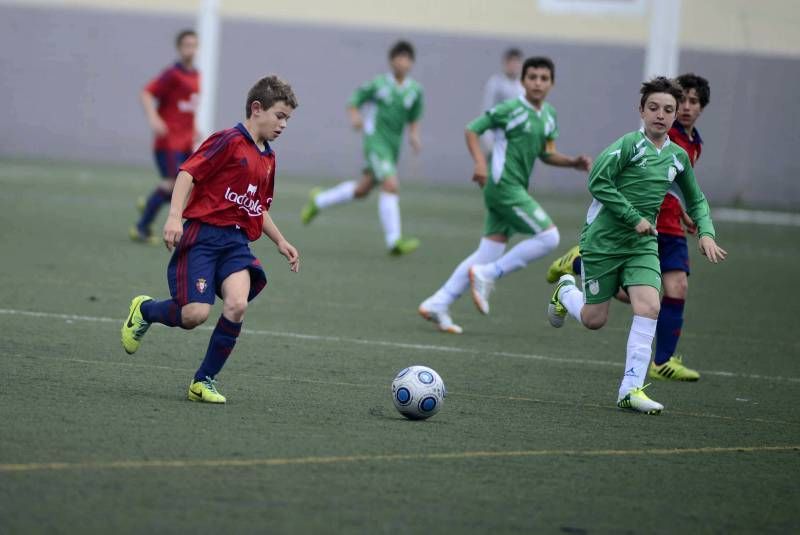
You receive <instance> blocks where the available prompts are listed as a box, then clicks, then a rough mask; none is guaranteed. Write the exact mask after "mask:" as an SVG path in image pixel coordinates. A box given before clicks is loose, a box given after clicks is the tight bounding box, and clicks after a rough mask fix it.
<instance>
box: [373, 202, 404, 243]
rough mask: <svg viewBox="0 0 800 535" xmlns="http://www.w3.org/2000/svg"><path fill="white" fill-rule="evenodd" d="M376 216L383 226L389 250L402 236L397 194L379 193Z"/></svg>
mask: <svg viewBox="0 0 800 535" xmlns="http://www.w3.org/2000/svg"><path fill="white" fill-rule="evenodd" d="M378 216H379V217H380V219H381V225H383V234H384V237H385V238H386V247H388V248H389V249H391V248H392V247H394V244H395V243H396V242H397V240H399V239H400V236H401V235H402V234H401V233H400V198H399V197H398V195H397V193H389V192H388V191H382V192H381V194H380V196H379V197H378Z"/></svg>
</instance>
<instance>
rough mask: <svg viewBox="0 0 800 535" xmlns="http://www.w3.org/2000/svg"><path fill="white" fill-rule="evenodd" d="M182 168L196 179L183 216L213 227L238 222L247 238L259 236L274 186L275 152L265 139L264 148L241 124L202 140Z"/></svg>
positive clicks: (270, 202)
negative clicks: (262, 148)
mask: <svg viewBox="0 0 800 535" xmlns="http://www.w3.org/2000/svg"><path fill="white" fill-rule="evenodd" d="M181 171H186V172H187V173H189V174H190V175H192V178H194V188H193V189H192V193H191V195H190V196H189V201H188V202H187V203H186V209H185V210H184V211H183V217H185V218H186V219H195V220H197V221H202V222H203V223H208V224H209V225H214V226H217V227H231V226H234V225H236V226H238V227H240V228H242V230H244V232H245V234H247V238H248V239H249V240H250V241H255V240H257V239H258V238H259V236H261V232H262V230H261V228H262V225H263V223H264V212H266V211H267V210H269V207H270V205H271V204H272V194H273V191H274V187H275V153H274V152H273V151H272V149H271V148H270V146H269V145H268V144H266V146H265V149H264V151H263V152H262V151H261V150H260V149H259V148H258V146H257V145H256V143H255V141H253V138H252V137H250V133H249V132H248V131H247V129H246V128H245V127H244V125H243V124H242V123H239V124H237V125H236V127H235V128H230V129H228V130H223V131H221V132H217V133H215V134H213V135H212V136H211V137H209V138H208V139H207V140H205V141H204V142H203V144H202V145H200V148H199V149H197V151H196V152H195V153H194V154H192V155H191V156H190V157H189V159H188V160H186V161H185V162H184V163H183V165H181Z"/></svg>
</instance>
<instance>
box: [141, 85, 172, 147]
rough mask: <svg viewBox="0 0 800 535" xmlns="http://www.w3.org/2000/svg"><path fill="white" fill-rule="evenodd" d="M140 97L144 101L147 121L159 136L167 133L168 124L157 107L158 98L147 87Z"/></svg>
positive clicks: (143, 106)
mask: <svg viewBox="0 0 800 535" xmlns="http://www.w3.org/2000/svg"><path fill="white" fill-rule="evenodd" d="M139 99H140V100H141V101H142V108H144V114H145V116H146V117H147V123H148V124H149V125H150V128H151V129H152V130H153V133H154V134H155V135H157V136H163V135H164V134H166V133H167V125H166V123H165V122H164V120H163V119H161V116H160V115H159V114H158V110H157V109H156V98H155V97H154V96H153V95H152V94H151V93H150V92H149V91H147V90H146V89H145V90H143V91H142V92H141V94H140V95H139Z"/></svg>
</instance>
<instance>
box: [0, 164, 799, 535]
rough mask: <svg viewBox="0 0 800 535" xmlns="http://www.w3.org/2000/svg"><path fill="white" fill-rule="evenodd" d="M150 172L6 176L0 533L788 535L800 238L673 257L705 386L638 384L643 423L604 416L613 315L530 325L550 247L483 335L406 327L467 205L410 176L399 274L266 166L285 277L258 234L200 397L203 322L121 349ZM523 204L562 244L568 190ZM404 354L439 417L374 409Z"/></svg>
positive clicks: (154, 274) (92, 170)
mask: <svg viewBox="0 0 800 535" xmlns="http://www.w3.org/2000/svg"><path fill="white" fill-rule="evenodd" d="M154 180H155V178H154V177H153V172H152V171H150V170H149V169H140V168H123V167H102V166H89V165H81V164H77V163H60V162H36V161H26V160H0V187H2V190H3V194H2V196H0V228H1V229H2V230H1V231H0V232H1V233H2V237H3V238H2V243H3V252H2V263H0V265H1V266H2V268H0V363H2V369H3V370H4V374H3V381H2V383H0V421H1V422H2V430H1V431H0V533H44V532H47V533H68V532H78V531H80V532H85V533H112V532H113V533H141V532H156V533H162V532H177V531H182V532H188V531H191V532H199V533H206V532H220V533H242V532H285V533H305V532H318V533H327V532H332V531H336V532H359V533H396V532H401V531H402V532H420V533H421V532H430V531H432V530H436V531H443V532H448V533H449V532H452V533H470V532H476V533H477V532H483V533H485V532H492V533H500V532H511V531H517V532H528V533H533V532H540V533H659V532H683V533H747V532H760V533H764V532H772V533H789V532H793V531H795V532H796V531H797V530H800V512H798V508H797V496H798V491H800V484H798V481H799V480H800V479H799V477H800V415H798V411H797V408H796V406H795V405H794V404H795V403H796V402H797V400H798V395H800V362H798V359H797V356H798V354H800V342H798V340H797V337H796V336H795V335H796V331H795V329H796V325H795V323H796V318H797V303H798V300H799V299H800V290H798V286H797V284H796V283H795V281H794V275H795V274H796V273H797V272H798V269H800V250H799V249H798V243H800V227H796V226H795V227H792V226H765V225H753V224H746V223H726V222H717V224H716V227H717V232H718V238H719V242H720V244H721V245H722V246H723V247H725V248H726V249H727V250H728V252H729V253H730V256H729V260H728V261H727V262H725V263H724V264H722V265H719V266H712V265H710V264H709V263H707V262H706V261H705V260H704V259H702V258H701V257H699V255H698V254H697V252H696V248H695V241H694V239H692V240H691V241H692V246H691V252H692V267H693V272H692V276H691V278H690V290H689V300H688V306H687V317H686V324H685V327H684V335H683V338H682V339H681V345H680V347H679V350H680V351H681V352H682V353H683V354H684V355H685V358H686V360H687V362H688V363H689V364H690V365H691V366H692V367H696V368H697V369H699V370H700V371H701V373H703V377H702V379H701V380H700V382H698V383H696V384H672V383H656V384H653V385H652V386H651V387H650V389H649V390H648V393H650V394H651V396H652V397H653V398H655V399H657V400H658V401H660V402H663V403H664V404H665V405H666V410H665V412H664V413H663V415H661V416H658V417H652V416H644V415H638V414H630V413H626V412H623V411H620V410H618V409H616V408H615V406H614V402H615V399H616V391H617V385H618V380H619V377H620V374H621V372H622V367H623V364H624V352H623V351H624V347H625V340H626V337H627V330H628V325H629V322H630V311H629V310H628V309H627V308H626V306H625V305H622V304H619V303H614V304H613V305H612V318H611V320H610V322H609V325H608V326H607V328H605V329H604V330H602V331H599V332H589V331H587V330H585V329H581V328H579V327H578V326H577V325H576V324H575V322H574V321H571V320H570V321H569V322H568V323H567V325H566V326H565V327H564V328H563V329H561V330H556V329H553V328H551V327H550V326H549V325H548V324H547V320H546V316H545V308H546V303H547V300H548V298H549V295H550V292H551V291H552V290H551V287H550V286H549V285H547V284H546V283H545V281H544V273H545V270H546V268H547V265H548V264H549V262H550V261H551V260H552V259H553V258H554V257H555V254H554V255H552V256H551V257H548V258H546V259H543V260H541V261H539V262H537V263H534V264H532V265H531V266H529V267H528V268H527V269H525V270H524V271H521V272H518V273H515V274H513V275H511V276H509V277H508V278H506V279H503V280H502V281H500V283H499V285H498V288H497V291H496V293H495V294H494V295H493V300H492V313H491V315H490V316H488V317H482V316H480V315H479V314H478V313H477V312H476V311H475V309H474V307H473V305H472V303H471V302H470V300H469V299H468V298H462V300H461V301H460V302H459V303H457V305H456V306H455V307H454V308H453V314H454V317H455V319H456V321H457V322H459V323H460V324H462V325H463V327H464V329H465V333H464V334H463V335H461V336H454V335H445V334H440V333H438V332H436V331H435V330H434V329H433V327H432V325H431V324H429V323H427V322H424V321H423V320H422V319H421V318H420V317H419V316H417V314H416V307H417V305H418V304H419V302H420V301H421V300H422V299H423V298H425V297H426V296H428V295H429V294H430V293H431V292H432V291H433V290H435V289H436V288H437V287H438V285H439V284H441V282H442V281H443V280H444V279H445V278H446V277H447V276H448V275H449V273H450V272H451V270H452V269H453V267H455V265H456V264H457V263H458V262H459V261H460V260H461V259H462V258H463V257H464V256H466V255H467V254H468V253H470V252H471V251H472V250H473V249H474V247H475V245H476V244H477V241H478V238H479V237H480V233H481V229H482V218H483V213H482V204H481V198H480V194H479V192H478V190H477V189H475V188H473V187H471V186H469V185H467V184H466V183H465V184H464V185H457V186H456V185H454V186H449V187H447V186H442V185H430V184H426V183H424V182H415V183H404V184H403V185H402V187H403V192H402V196H401V204H402V209H403V223H404V230H405V232H406V233H407V234H409V235H415V236H418V237H420V238H421V240H422V247H421V248H420V249H419V251H418V252H416V253H414V254H413V255H410V256H407V257H402V258H391V257H389V256H387V255H386V253H385V251H384V248H383V244H382V236H381V233H380V230H379V226H378V221H377V209H376V206H375V200H374V199H371V200H368V201H366V202H364V203H361V204H358V205H355V206H350V207H347V208H344V209H341V210H331V211H330V212H326V213H324V214H322V215H321V216H320V217H319V218H318V219H317V220H316V221H315V222H314V223H313V224H312V225H311V226H309V227H302V226H301V225H300V223H299V216H298V213H299V209H300V207H301V206H302V204H303V202H304V201H305V199H306V195H307V192H308V190H309V189H310V188H311V187H312V186H314V185H315V184H316V183H317V182H316V181H310V180H308V179H302V178H294V177H287V176H279V177H278V182H277V187H276V195H275V202H274V204H273V209H272V212H271V213H272V215H273V218H274V219H275V220H276V222H277V223H278V225H279V226H280V227H281V229H282V230H283V232H284V234H286V236H287V237H288V238H289V239H290V240H291V241H292V242H293V243H295V245H297V246H298V248H299V249H300V251H301V255H302V269H301V272H300V273H299V274H297V275H294V274H291V273H289V270H288V267H287V265H286V263H285V261H284V259H283V258H282V257H280V256H279V255H278V254H277V252H276V251H275V249H274V247H273V246H272V244H271V243H269V242H268V241H267V240H265V239H262V240H260V241H259V242H257V243H256V244H255V246H254V250H255V252H256V254H257V255H258V256H259V257H260V258H261V260H262V262H263V263H264V264H265V267H266V269H267V272H268V276H269V285H268V287H267V289H266V290H265V291H264V293H263V294H262V295H261V296H260V297H259V298H258V299H257V300H255V301H254V302H253V303H252V305H251V307H250V309H249V310H248V312H247V316H246V319H245V329H246V331H245V333H244V334H243V335H242V336H241V337H240V339H239V342H238V345H237V347H236V349H235V351H234V353H233V354H232V356H231V357H230V360H229V362H228V363H227V366H226V368H225V369H224V370H223V372H222V373H221V374H220V376H219V379H220V390H221V391H222V392H223V393H224V394H225V395H226V396H227V397H228V403H227V405H225V406H209V405H203V404H196V403H191V402H189V401H187V400H186V389H187V385H188V382H189V380H190V378H191V376H192V373H193V371H194V370H195V368H196V366H197V364H198V363H199V362H200V360H201V359H202V356H203V354H204V352H205V348H206V344H207V342H208V336H209V334H210V331H209V330H208V329H199V330H195V331H191V332H186V331H180V330H177V329H174V330H170V329H167V328H164V327H161V326H155V327H153V328H152V329H151V330H150V332H149V333H148V335H147V337H146V338H145V340H144V343H143V345H142V348H141V349H140V350H139V352H138V353H137V354H136V355H135V356H128V355H126V354H125V352H124V351H123V350H122V347H121V346H120V342H119V327H120V325H121V322H122V320H123V319H124V317H125V316H126V314H127V310H128V304H129V301H130V299H131V297H132V296H134V295H136V294H139V293H148V294H150V295H153V296H155V297H164V296H166V295H167V287H166V282H165V271H166V264H167V261H168V259H169V255H168V253H167V252H166V250H165V249H164V248H163V247H151V246H143V245H137V244H134V243H131V242H130V241H129V240H128V237H127V228H128V226H129V225H130V224H131V223H132V222H133V221H134V218H135V217H136V212H135V208H134V204H135V202H134V201H135V199H136V197H137V196H138V195H141V194H144V193H146V192H147V191H148V190H149V189H150V188H151V186H152V183H153V181H154ZM332 182H333V179H331V180H330V181H325V182H323V183H324V184H328V183H332ZM465 182H466V180H465ZM539 200H540V201H541V203H542V205H543V206H544V207H545V208H546V209H547V210H548V212H549V213H550V214H551V216H552V217H553V219H554V220H555V221H556V223H557V224H558V225H559V228H560V230H561V235H562V245H561V247H559V251H562V250H565V249H566V248H567V247H569V246H571V245H572V243H573V241H574V239H575V237H576V236H577V233H578V230H579V228H580V223H581V221H582V218H583V216H584V214H585V209H586V206H587V205H588V197H587V198H584V197H555V196H545V197H539ZM712 215H713V211H712ZM159 224H160V222H159ZM219 311H220V305H219V303H218V304H217V305H216V308H215V311H214V313H213V315H212V318H213V317H216V315H217V314H218V313H219ZM209 325H213V321H211V320H210V321H209ZM410 364H424V365H428V366H431V367H433V368H434V369H436V370H437V371H438V372H439V373H440V374H441V375H442V377H443V379H444V381H445V383H446V385H447V388H448V397H447V399H446V402H445V405H444V407H443V409H442V411H441V412H440V413H439V414H438V415H437V416H435V417H434V418H432V419H431V420H428V421H422V422H410V421H406V420H404V419H403V418H402V417H401V416H400V415H399V414H398V413H397V412H396V411H395V410H394V408H393V406H392V403H391V398H390V395H389V385H390V382H391V380H392V378H393V376H394V374H395V373H396V372H397V371H398V370H399V369H401V368H403V367H405V366H407V365H410Z"/></svg>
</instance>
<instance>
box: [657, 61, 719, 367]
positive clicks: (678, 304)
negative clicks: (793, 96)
mask: <svg viewBox="0 0 800 535" xmlns="http://www.w3.org/2000/svg"><path fill="white" fill-rule="evenodd" d="M676 80H677V81H678V83H679V84H680V85H681V87H682V88H683V100H682V101H681V102H680V104H679V105H678V117H677V119H676V121H675V122H674V123H673V124H672V128H671V129H670V131H669V138H670V139H671V140H672V141H674V142H675V143H676V144H678V145H680V146H681V148H683V150H685V151H686V153H687V154H688V155H689V161H690V162H691V163H692V167H694V165H695V163H696V162H697V159H698V158H700V153H701V152H702V150H703V140H702V138H701V137H700V132H698V131H697V128H695V122H696V121H697V119H698V118H699V117H700V114H702V113H703V110H704V109H705V107H706V106H707V105H708V101H709V98H710V96H711V89H710V88H709V86H708V80H706V79H705V78H703V77H702V76H697V75H696V74H692V73H687V74H683V75H681V76H678V78H677V79H676ZM684 225H685V226H686V228H687V230H688V231H689V233H690V234H694V233H696V232H697V227H695V225H694V222H693V221H692V220H691V218H690V217H689V216H688V214H687V213H686V210H684V207H683V202H682V197H681V194H680V190H678V189H677V188H675V186H674V184H673V187H672V188H670V190H669V191H668V192H667V195H666V196H665V197H664V202H663V204H662V205H661V210H660V211H659V213H658V219H657V220H656V230H657V231H658V257H659V260H660V262H661V283H662V287H663V296H662V298H661V311H660V312H659V314H658V325H657V328H656V350H655V354H654V355H653V362H652V363H651V364H650V369H649V373H648V375H649V376H650V377H652V378H654V379H674V380H678V381H697V380H698V379H700V374H699V373H697V371H695V370H692V369H690V368H687V367H686V366H684V365H683V359H682V358H681V357H679V356H676V355H675V349H676V348H677V346H678V340H679V339H680V336H681V329H682V327H683V309H684V305H685V303H686V295H687V292H688V289H689V277H688V276H689V247H688V246H687V244H686V234H685V233H684V230H683V226H684Z"/></svg>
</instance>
